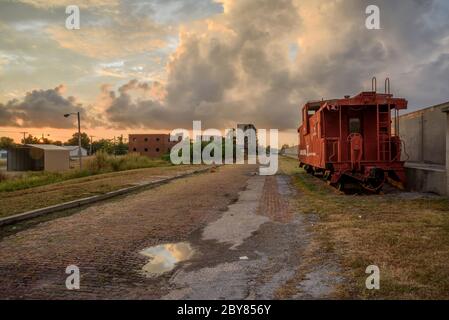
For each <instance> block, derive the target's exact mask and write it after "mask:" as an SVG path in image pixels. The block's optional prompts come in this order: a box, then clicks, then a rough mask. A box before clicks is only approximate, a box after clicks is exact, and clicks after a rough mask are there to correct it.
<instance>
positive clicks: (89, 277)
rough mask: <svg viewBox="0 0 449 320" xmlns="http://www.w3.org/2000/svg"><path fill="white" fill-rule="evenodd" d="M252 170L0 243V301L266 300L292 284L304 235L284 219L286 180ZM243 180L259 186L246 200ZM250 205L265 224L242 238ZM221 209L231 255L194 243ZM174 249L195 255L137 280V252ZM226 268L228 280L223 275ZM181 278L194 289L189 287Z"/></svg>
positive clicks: (202, 178)
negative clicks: (69, 284) (75, 277)
mask: <svg viewBox="0 0 449 320" xmlns="http://www.w3.org/2000/svg"><path fill="white" fill-rule="evenodd" d="M256 171H257V167H256V166H249V165H234V166H224V167H220V168H218V169H216V170H213V172H209V173H205V174H199V175H195V176H191V177H188V178H183V179H180V180H177V181H173V182H170V183H169V184H167V185H163V186H160V187H157V188H155V189H150V190H146V191H141V192H138V193H135V194H131V195H128V196H124V197H121V198H116V199H114V200H110V201H107V202H103V203H99V204H96V205H92V206H90V207H87V208H84V209H80V210H78V211H76V212H73V213H72V214H70V215H65V216H61V217H55V218H54V219H52V220H50V221H46V222H42V223H40V224H37V225H34V226H32V227H29V228H26V229H24V230H21V231H18V232H16V233H14V234H11V235H7V236H4V237H3V238H2V239H0V299H11V298H22V299H35V298H46V299H80V298H82V299H98V298H99V299H109V298H121V299H160V298H164V297H167V298H177V297H178V298H179V297H183V298H192V297H196V298H214V297H215V298H246V297H249V298H251V297H259V298H261V297H262V298H270V297H272V296H273V294H274V291H275V290H276V288H278V287H279V286H281V285H282V284H283V283H284V282H285V281H287V280H288V278H289V276H292V275H293V273H294V271H295V269H296V268H297V266H298V261H299V259H300V255H301V252H302V251H301V250H303V249H304V246H305V245H306V244H307V237H308V234H307V232H306V231H305V228H304V225H303V224H302V222H301V221H300V220H298V218H297V217H296V216H295V215H294V212H293V210H292V207H291V201H289V199H291V198H292V193H291V190H290V189H289V186H288V178H283V179H281V178H280V177H279V176H276V177H266V178H265V177H257V176H254V174H255V172H256ZM249 181H253V182H252V183H251V185H252V186H257V185H259V184H260V183H262V186H261V187H260V188H258V187H257V188H256V189H255V190H253V191H251V190H249V191H245V190H246V188H247V187H248V183H249ZM257 190H260V191H257ZM248 192H249V193H248ZM251 199H252V200H251ZM254 199H256V201H258V204H257V212H253V213H254V214H257V215H260V216H264V217H266V218H263V219H267V220H261V224H260V225H256V226H252V227H251V228H254V230H253V229H251V230H245V228H246V227H247V226H245V225H243V226H242V223H241V221H242V220H241V219H243V217H244V216H243V214H246V213H245V212H243V211H244V210H245V208H247V206H246V207H245V205H247V204H248V203H250V202H248V201H249V200H251V201H254ZM233 206H234V208H233V209H232V207H233ZM239 208H242V209H241V210H240V209H239ZM229 210H234V211H232V212H234V213H235V215H234V213H232V214H231V219H233V220H231V222H230V223H231V224H230V225H229V226H228V225H226V224H225V225H222V228H223V227H224V229H225V230H224V231H225V232H226V230H230V229H229V228H235V227H238V229H239V230H241V231H242V232H243V234H247V235H245V236H244V237H243V238H242V242H243V243H239V245H238V246H237V248H232V247H231V244H228V243H222V242H220V241H214V240H208V239H205V237H204V234H203V233H204V229H205V227H206V226H208V225H209V224H211V223H214V222H215V221H219V220H220V218H221V217H223V216H224V214H225V213H226V212H228V213H229V212H230V211H229ZM242 210H243V211H242ZM254 217H255V216H254ZM295 217H296V218H295ZM247 219H248V216H247ZM252 220H253V218H251V216H249V220H248V222H251V221H252ZM256 220H257V219H256ZM264 221H265V222H264ZM250 224H251V223H248V225H250ZM233 225H234V226H235V227H233ZM248 228H250V226H248ZM18 230H20V228H19V229H18ZM222 231H223V230H222ZM248 235H249V236H250V237H249V238H247V237H248ZM212 236H213V235H212ZM181 241H187V242H189V243H191V244H192V246H193V247H194V249H195V254H194V256H193V258H192V259H190V261H188V262H186V263H181V264H180V265H179V266H178V267H177V268H175V270H173V271H171V272H168V273H165V274H163V275H160V276H158V277H146V276H145V275H143V274H142V272H141V270H142V267H143V266H144V265H145V264H146V263H147V262H148V258H147V257H144V256H142V255H141V254H139V252H140V251H141V250H142V249H144V248H148V247H150V246H154V245H158V244H165V243H176V242H181ZM234 247H235V246H234ZM241 256H248V257H249V259H248V260H247V261H245V260H243V261H241V260H240V258H239V257H241ZM72 264H73V265H76V266H78V267H79V269H80V273H81V288H80V289H79V290H67V289H66V287H65V279H66V277H67V275H66V274H65V268H66V267H67V266H68V265H72ZM229 266H232V268H233V270H234V271H233V272H234V273H229V272H226V270H227V269H226V268H229ZM202 273H204V276H203V275H202ZM182 275H183V276H184V278H183V277H182ZM208 277H209V278H208ZM214 277H215V278H214ZM217 277H218V278H217ZM227 277H231V278H227ZM236 277H237V278H236ZM179 279H184V280H182V281H181V280H179ZM185 279H196V280H195V281H194V283H191V284H190V285H189V284H188V281H187V280H185ZM179 281H181V282H179ZM183 281H187V282H183ZM214 282H215V283H214ZM216 286H218V288H219V289H217V290H215V291H210V292H209V293H208V292H207V290H205V289H207V288H209V289H210V288H215V287H216ZM227 286H229V288H227ZM210 290H211V289H210ZM202 294H203V295H202ZM204 294H207V295H206V296H204Z"/></svg>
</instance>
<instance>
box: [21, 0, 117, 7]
mask: <svg viewBox="0 0 449 320" xmlns="http://www.w3.org/2000/svg"><path fill="white" fill-rule="evenodd" d="M19 2H22V3H25V4H29V5H32V6H35V7H38V8H46V9H48V8H54V7H66V6H69V5H74V4H76V5H77V6H79V7H80V8H89V7H115V6H117V5H118V4H119V3H120V1H119V0H78V1H73V0H19Z"/></svg>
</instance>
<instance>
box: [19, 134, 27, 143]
mask: <svg viewBox="0 0 449 320" xmlns="http://www.w3.org/2000/svg"><path fill="white" fill-rule="evenodd" d="M20 133H23V141H22V144H25V139H26V134H27V133H28V132H26V131H22V132H20Z"/></svg>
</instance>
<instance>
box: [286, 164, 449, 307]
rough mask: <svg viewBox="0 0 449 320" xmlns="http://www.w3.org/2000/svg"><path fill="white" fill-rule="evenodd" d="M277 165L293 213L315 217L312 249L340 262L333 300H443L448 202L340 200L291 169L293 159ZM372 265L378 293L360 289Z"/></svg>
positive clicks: (409, 197) (389, 197) (400, 197)
mask: <svg viewBox="0 0 449 320" xmlns="http://www.w3.org/2000/svg"><path fill="white" fill-rule="evenodd" d="M280 164H281V171H283V172H284V173H286V174H290V175H292V179H293V182H294V184H295V186H296V187H297V189H298V191H299V195H298V203H297V206H298V210H299V212H300V213H301V214H305V215H308V214H316V215H318V217H319V221H317V222H316V223H315V224H314V226H313V231H314V234H315V241H317V243H318V246H317V247H318V248H319V249H320V250H323V249H325V250H326V251H328V252H329V253H330V254H333V255H337V256H338V257H339V259H340V262H341V264H342V275H343V277H344V278H345V281H344V282H343V283H342V284H341V287H340V288H339V291H338V297H340V298H381V299H449V268H447V265H448V263H449V199H447V198H443V197H437V196H430V195H427V196H426V195H417V194H409V193H402V192H397V193H391V194H384V195H343V194H340V193H339V192H337V191H336V190H335V189H333V188H331V187H330V186H328V185H327V184H325V183H324V182H323V181H321V180H320V179H318V178H315V177H313V176H310V175H308V174H306V173H305V172H304V171H302V170H301V169H299V168H297V161H296V160H295V159H287V158H282V159H281V162H280ZM310 254H311V255H313V254H314V253H313V252H311V253H310ZM317 257H319V255H318V254H316V252H315V256H314V257H309V258H313V259H312V260H314V261H315V262H316V258H317ZM305 258H307V257H305ZM318 263H319V262H318ZM372 264H373V265H377V266H378V267H379V268H380V290H368V289H366V287H365V280H366V277H367V276H368V275H367V274H366V273H365V269H366V267H367V266H368V265H372Z"/></svg>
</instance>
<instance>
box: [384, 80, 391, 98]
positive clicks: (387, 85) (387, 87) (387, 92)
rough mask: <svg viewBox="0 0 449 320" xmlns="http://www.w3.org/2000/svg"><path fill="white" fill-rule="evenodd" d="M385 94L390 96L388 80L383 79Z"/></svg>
mask: <svg viewBox="0 0 449 320" xmlns="http://www.w3.org/2000/svg"><path fill="white" fill-rule="evenodd" d="M387 89H388V90H387ZM385 93H386V94H390V78H386V79H385Z"/></svg>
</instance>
